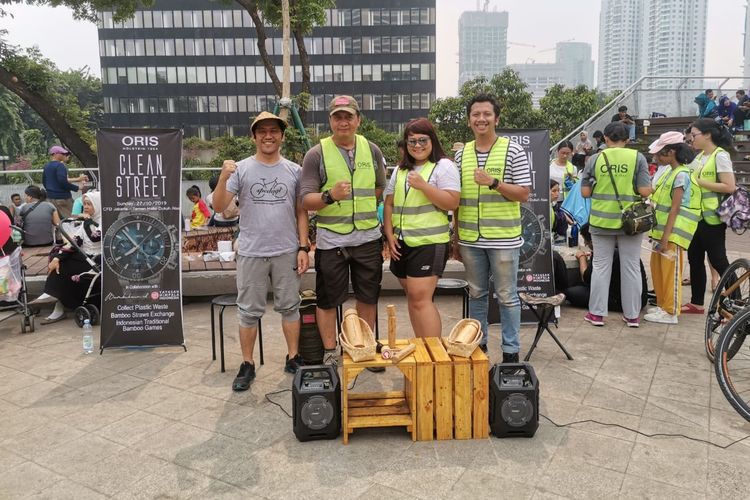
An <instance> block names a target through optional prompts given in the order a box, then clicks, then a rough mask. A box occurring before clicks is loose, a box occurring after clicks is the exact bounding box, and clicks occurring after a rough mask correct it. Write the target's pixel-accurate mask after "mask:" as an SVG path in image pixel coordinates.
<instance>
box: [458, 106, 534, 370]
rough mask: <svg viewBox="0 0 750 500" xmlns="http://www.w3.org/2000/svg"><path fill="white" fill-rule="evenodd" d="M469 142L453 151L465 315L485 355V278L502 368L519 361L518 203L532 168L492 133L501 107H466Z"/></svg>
mask: <svg viewBox="0 0 750 500" xmlns="http://www.w3.org/2000/svg"><path fill="white" fill-rule="evenodd" d="M466 113H467V115H468V119H469V127H470V128H471V130H472V132H473V133H474V140H473V141H471V142H469V143H467V144H466V145H465V146H464V147H463V149H461V150H460V151H458V152H456V157H455V160H456V165H457V166H458V168H459V171H460V174H461V199H460V202H459V208H458V243H459V248H460V250H461V257H462V258H463V261H464V267H465V268H466V280H467V281H468V282H469V316H470V317H471V318H473V319H476V320H478V321H479V322H480V323H481V324H482V333H483V336H482V342H481V344H480V347H481V348H482V350H484V351H485V352H486V351H487V307H488V295H489V280H490V274H491V275H492V276H493V279H494V285H495V290H496V291H497V296H498V302H499V304H500V320H501V322H502V334H503V339H502V350H503V363H516V362H518V351H519V350H520V347H521V345H520V341H519V331H520V329H521V304H520V301H519V299H518V291H517V287H516V282H517V279H518V278H517V277H518V256H519V253H520V249H521V246H522V245H523V237H522V236H521V203H522V202H525V201H527V200H528V199H529V191H530V187H531V169H530V167H529V160H528V158H527V157H526V153H525V152H524V150H523V148H522V147H521V146H520V145H518V144H516V143H514V142H511V141H510V140H509V139H507V138H506V137H498V136H497V134H496V133H495V128H496V127H497V125H498V123H499V120H500V106H498V104H497V102H496V101H495V99H494V98H493V97H491V96H489V95H478V96H476V97H474V98H473V99H472V100H471V101H469V104H468V106H467V107H466Z"/></svg>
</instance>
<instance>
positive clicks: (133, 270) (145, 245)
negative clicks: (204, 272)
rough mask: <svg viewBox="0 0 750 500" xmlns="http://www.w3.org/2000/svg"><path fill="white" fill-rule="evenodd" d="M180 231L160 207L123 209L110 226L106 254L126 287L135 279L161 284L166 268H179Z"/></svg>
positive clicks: (106, 259) (122, 284) (104, 246)
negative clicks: (166, 221)
mask: <svg viewBox="0 0 750 500" xmlns="http://www.w3.org/2000/svg"><path fill="white" fill-rule="evenodd" d="M179 242H180V239H179V233H178V232H177V227H176V226H175V225H174V224H170V225H167V224H165V223H164V222H163V221H162V214H161V213H160V212H156V211H147V212H144V211H133V212H130V211H123V212H120V215H119V217H118V218H117V220H116V221H115V222H114V223H113V224H112V225H111V226H110V227H109V228H107V231H106V232H105V233H104V239H103V242H102V255H103V257H104V261H105V262H106V263H107V265H108V266H109V268H110V269H112V271H113V272H114V273H115V274H116V275H117V277H118V279H119V281H120V285H121V286H122V290H123V291H125V287H126V285H128V284H130V283H132V282H141V283H142V282H146V283H148V284H152V285H154V284H160V282H161V278H162V273H163V271H164V270H165V269H176V268H177V264H178V261H177V259H178V258H179V254H180V252H179Z"/></svg>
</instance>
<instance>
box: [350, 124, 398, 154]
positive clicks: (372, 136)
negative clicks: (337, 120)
mask: <svg viewBox="0 0 750 500" xmlns="http://www.w3.org/2000/svg"><path fill="white" fill-rule="evenodd" d="M357 133H358V134H360V135H363V136H365V137H367V139H368V140H369V141H371V142H374V143H375V144H377V146H378V147H379V148H380V151H382V152H383V157H384V158H385V160H386V162H387V163H388V164H393V163H395V162H397V161H398V160H399V154H398V148H397V147H396V143H397V142H398V140H399V138H400V137H399V135H398V134H397V133H395V132H388V131H386V130H383V129H382V128H380V127H378V124H377V123H375V122H374V121H373V120H370V119H369V118H365V117H362V123H361V125H360V126H359V129H358V130H357Z"/></svg>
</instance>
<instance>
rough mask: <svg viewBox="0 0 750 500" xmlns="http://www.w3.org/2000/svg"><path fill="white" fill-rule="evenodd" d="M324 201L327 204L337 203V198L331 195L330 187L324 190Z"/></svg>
mask: <svg viewBox="0 0 750 500" xmlns="http://www.w3.org/2000/svg"><path fill="white" fill-rule="evenodd" d="M323 203H325V204H326V205H332V204H334V203H336V200H334V199H333V196H331V190H330V189H326V190H325V191H323Z"/></svg>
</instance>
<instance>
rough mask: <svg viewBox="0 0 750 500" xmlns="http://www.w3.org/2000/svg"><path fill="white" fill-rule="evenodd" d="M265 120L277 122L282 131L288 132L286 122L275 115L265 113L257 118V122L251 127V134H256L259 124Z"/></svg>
mask: <svg viewBox="0 0 750 500" xmlns="http://www.w3.org/2000/svg"><path fill="white" fill-rule="evenodd" d="M263 120H276V121H277V122H278V124H279V127H281V131H282V132H283V131H285V130H286V122H285V121H284V120H282V119H281V118H279V117H278V116H276V115H275V114H273V113H269V112H268V111H263V112H262V113H260V114H259V115H258V116H256V117H255V120H253V123H252V125H250V132H251V133H253V132H255V126H256V125H258V123H259V122H262V121H263Z"/></svg>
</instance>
